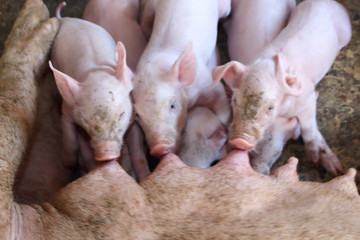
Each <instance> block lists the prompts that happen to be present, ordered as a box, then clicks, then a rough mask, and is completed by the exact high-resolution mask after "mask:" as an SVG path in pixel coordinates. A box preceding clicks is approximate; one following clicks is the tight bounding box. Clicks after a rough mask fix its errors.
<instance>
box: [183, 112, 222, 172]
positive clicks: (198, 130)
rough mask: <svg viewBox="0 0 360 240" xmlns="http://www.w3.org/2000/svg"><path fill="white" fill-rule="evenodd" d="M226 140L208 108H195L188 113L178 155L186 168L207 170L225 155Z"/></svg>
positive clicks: (219, 125) (218, 123)
mask: <svg viewBox="0 0 360 240" xmlns="http://www.w3.org/2000/svg"><path fill="white" fill-rule="evenodd" d="M226 139H227V137H226V132H225V127H224V126H223V124H222V123H221V121H220V120H219V118H218V117H217V116H216V115H215V114H214V113H213V112H212V111H211V110H210V109H209V108H206V107H201V106H196V107H194V108H193V109H191V110H190V111H189V114H188V119H187V123H186V126H185V129H184V134H183V137H182V139H181V143H180V149H179V153H178V155H179V157H180V159H181V160H182V161H183V162H185V163H186V164H187V165H188V166H191V167H198V168H207V167H210V165H211V164H212V163H213V162H214V161H215V160H218V159H220V158H221V157H223V156H224V155H225V152H223V151H225V148H224V145H225V142H226Z"/></svg>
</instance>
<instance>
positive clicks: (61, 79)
mask: <svg viewBox="0 0 360 240" xmlns="http://www.w3.org/2000/svg"><path fill="white" fill-rule="evenodd" d="M49 66H50V68H51V70H52V71H53V73H54V78H55V82H56V85H57V87H58V89H59V92H60V94H61V96H62V98H63V99H64V101H65V102H66V103H67V104H69V105H71V106H74V105H75V102H76V99H75V97H76V96H77V95H78V94H79V92H80V84H79V82H78V81H76V80H75V79H73V78H72V77H70V76H69V75H67V74H65V73H63V72H60V71H59V70H57V69H56V68H54V66H53V65H52V63H51V61H49Z"/></svg>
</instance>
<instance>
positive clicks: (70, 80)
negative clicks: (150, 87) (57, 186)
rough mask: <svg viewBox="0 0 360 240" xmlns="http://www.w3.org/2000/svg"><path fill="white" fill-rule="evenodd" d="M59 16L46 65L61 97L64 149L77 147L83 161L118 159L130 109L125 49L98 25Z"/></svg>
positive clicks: (129, 75) (130, 87)
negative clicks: (49, 60) (58, 26)
mask: <svg viewBox="0 0 360 240" xmlns="http://www.w3.org/2000/svg"><path fill="white" fill-rule="evenodd" d="M58 13H59V12H58ZM58 15H60V14H58ZM60 20H61V26H60V30H59V33H58V34H57V37H56V39H55V42H54V46H53V50H52V54H51V60H52V62H53V64H54V66H52V64H51V62H50V67H51V69H52V70H53V72H54V76H55V80H56V84H57V86H58V89H59V91H60V94H61V96H62V97H63V100H64V101H63V106H62V128H63V139H64V144H65V148H66V149H67V151H69V153H71V154H72V156H76V152H77V150H78V149H79V147H80V146H81V149H80V151H81V155H82V156H83V157H85V158H86V160H85V161H88V158H95V159H96V160H99V161H102V160H110V159H116V158H118V157H119V156H120V150H121V145H122V143H123V140H122V139H123V135H124V133H125V131H126V130H127V128H128V125H129V122H130V118H131V114H132V105H131V100H130V91H131V90H132V87H133V86H132V82H131V78H132V76H133V73H132V71H131V70H130V69H129V68H128V66H127V65H126V60H125V59H126V53H125V48H124V46H123V44H122V43H120V42H119V43H118V44H117V45H116V44H115V42H114V40H113V38H112V37H111V36H110V35H109V34H108V33H107V32H106V31H105V30H104V29H103V28H102V27H100V26H98V25H95V24H93V23H90V22H88V21H84V20H81V19H74V18H62V19H60ZM78 126H79V127H81V128H82V129H83V130H85V131H82V132H86V133H87V134H88V135H89V137H90V146H89V143H88V139H86V138H87V137H86V136H84V134H78V133H79V132H78V131H77V127H78ZM93 155H94V157H92V156H93ZM90 160H92V159H90Z"/></svg>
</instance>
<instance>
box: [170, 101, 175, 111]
mask: <svg viewBox="0 0 360 240" xmlns="http://www.w3.org/2000/svg"><path fill="white" fill-rule="evenodd" d="M170 109H176V101H175V100H174V101H171V102H170Z"/></svg>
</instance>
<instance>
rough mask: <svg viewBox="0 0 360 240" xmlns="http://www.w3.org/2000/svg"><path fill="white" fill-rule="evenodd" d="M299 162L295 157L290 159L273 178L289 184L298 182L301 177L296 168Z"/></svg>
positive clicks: (276, 170) (277, 170)
mask: <svg viewBox="0 0 360 240" xmlns="http://www.w3.org/2000/svg"><path fill="white" fill-rule="evenodd" d="M298 162H299V160H298V159H297V158H295V157H291V158H289V160H288V161H287V163H286V164H285V165H283V166H281V167H279V168H277V169H275V171H274V172H273V174H272V175H271V176H273V177H276V178H280V179H284V180H286V181H288V182H298V181H299V175H298V174H297V171H296V168H297V165H298Z"/></svg>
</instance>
